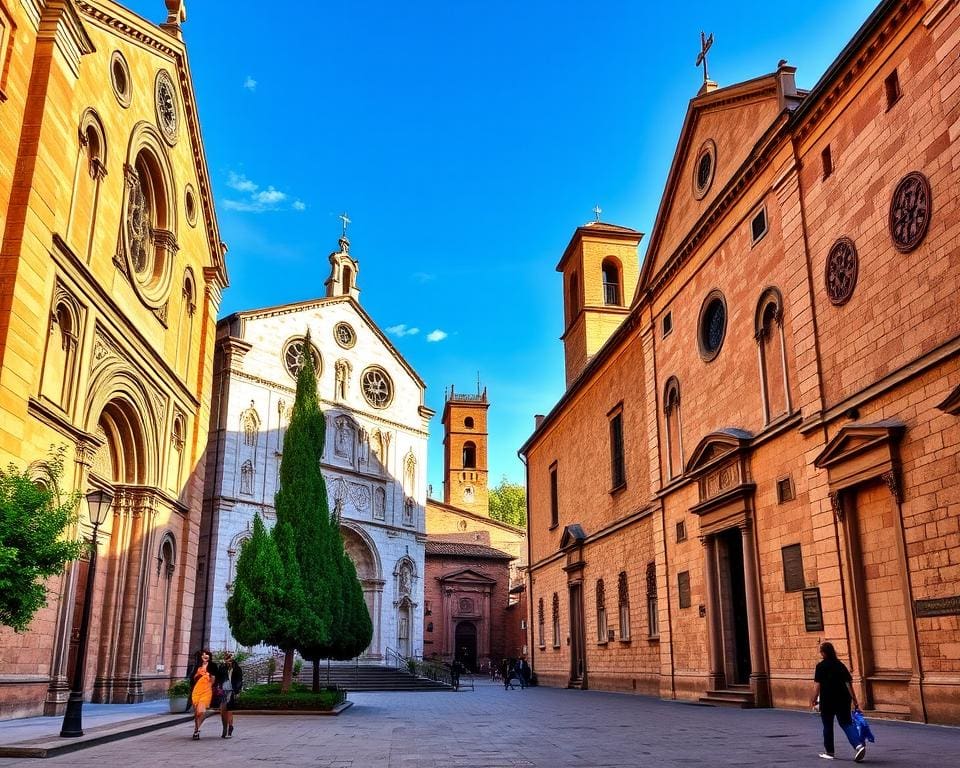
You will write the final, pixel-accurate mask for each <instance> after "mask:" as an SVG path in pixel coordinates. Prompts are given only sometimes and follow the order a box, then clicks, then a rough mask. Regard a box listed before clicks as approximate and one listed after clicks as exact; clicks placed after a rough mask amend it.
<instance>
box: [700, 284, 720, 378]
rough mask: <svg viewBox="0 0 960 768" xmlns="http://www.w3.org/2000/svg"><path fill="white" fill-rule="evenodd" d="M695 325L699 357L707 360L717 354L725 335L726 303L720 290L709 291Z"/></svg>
mask: <svg viewBox="0 0 960 768" xmlns="http://www.w3.org/2000/svg"><path fill="white" fill-rule="evenodd" d="M697 327H698V331H697V342H698V346H699V347H700V357H702V358H703V359H704V360H705V361H707V362H709V361H711V360H713V359H714V358H715V357H716V356H717V355H718V354H719V352H720V347H722V346H723V339H724V337H725V336H726V335H727V303H726V301H724V299H723V294H722V293H720V291H711V292H710V293H709V295H708V296H707V298H706V300H705V301H704V302H703V306H702V307H701V308H700V322H699V324H698V326H697Z"/></svg>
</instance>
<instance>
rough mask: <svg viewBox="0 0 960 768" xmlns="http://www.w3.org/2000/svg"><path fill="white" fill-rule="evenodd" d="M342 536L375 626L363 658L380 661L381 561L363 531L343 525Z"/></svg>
mask: <svg viewBox="0 0 960 768" xmlns="http://www.w3.org/2000/svg"><path fill="white" fill-rule="evenodd" d="M340 534H341V535H342V536H343V548H344V549H345V550H346V552H347V555H348V556H349V558H350V559H351V560H352V561H353V566H354V568H356V570H357V578H358V579H359V580H360V586H361V587H363V599H364V602H365V603H366V604H367V610H368V611H369V612H370V622H371V623H372V624H373V636H372V638H371V640H370V645H369V646H367V649H366V650H365V651H364V652H363V654H362V657H363V658H367V659H379V658H381V657H382V653H381V650H380V604H381V596H382V593H383V580H382V579H381V577H380V560H379V558H378V557H377V552H376V549H375V548H374V545H373V543H372V542H370V541H368V540H367V538H366V537H365V536H364V535H363V533H362V532H361V531H358V530H357V529H355V528H351V527H349V526H346V525H341V526H340Z"/></svg>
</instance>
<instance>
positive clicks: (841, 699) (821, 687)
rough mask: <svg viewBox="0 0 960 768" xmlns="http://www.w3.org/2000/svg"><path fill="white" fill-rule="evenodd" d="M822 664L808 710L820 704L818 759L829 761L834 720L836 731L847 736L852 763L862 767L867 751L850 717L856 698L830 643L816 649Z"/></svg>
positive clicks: (855, 707)
mask: <svg viewBox="0 0 960 768" xmlns="http://www.w3.org/2000/svg"><path fill="white" fill-rule="evenodd" d="M820 656H821V657H822V659H823V660H822V661H821V662H820V663H819V664H817V669H816V671H815V672H814V675H813V679H814V682H816V684H817V687H816V690H815V691H814V693H813V699H812V700H811V702H810V703H811V706H813V707H814V708H816V706H817V700H818V699H819V702H820V720H821V721H822V722H823V750H824V751H823V752H821V753H820V757H822V758H824V759H825V760H833V759H834V755H833V749H834V745H833V718H834V717H836V718H837V722H838V723H840V727H841V728H842V729H843V732H844V733H845V734H846V736H847V741H849V742H850V746H852V747H853V748H854V757H853V759H854V760H855V761H856V762H858V763H862V762H863V760H864V758H865V757H866V755H867V747H866V745H865V744H864V743H863V742H862V741H861V739H860V730H859V729H858V728H857V727H856V726H855V725H854V724H853V719H852V718H851V717H850V714H851V712H852V711H853V710H856V709H860V705H859V704H858V703H857V695H856V694H855V693H854V692H853V678H852V677H850V670H848V669H847V668H846V666H845V665H844V663H843V662H842V661H840V659H838V658H837V652H836V650H835V649H834V647H833V644H832V643H823V644H822V645H821V646H820Z"/></svg>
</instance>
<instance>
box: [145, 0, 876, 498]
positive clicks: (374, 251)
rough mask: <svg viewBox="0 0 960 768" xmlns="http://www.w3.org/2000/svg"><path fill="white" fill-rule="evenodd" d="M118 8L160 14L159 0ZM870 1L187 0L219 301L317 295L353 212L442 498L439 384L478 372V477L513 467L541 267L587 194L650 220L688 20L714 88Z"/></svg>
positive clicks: (812, 43)
mask: <svg viewBox="0 0 960 768" xmlns="http://www.w3.org/2000/svg"><path fill="white" fill-rule="evenodd" d="M127 1H128V2H131V0H127ZM131 4H132V7H133V8H134V10H135V11H137V12H138V13H141V14H142V15H144V16H145V17H146V18H148V19H151V20H152V21H162V20H163V19H164V18H165V11H164V5H163V3H162V2H160V0H133V1H132V2H131ZM874 6H875V3H874V2H870V1H868V0H846V1H845V2H842V3H837V2H826V1H825V0H809V2H805V3H799V4H793V3H769V2H747V0H733V1H732V2H724V3H717V2H713V3H706V2H687V3H676V4H666V5H664V4H652V3H649V4H648V3H641V2H627V1H626V0H621V1H620V2H602V1H601V0H593V2H564V1H563V0H553V1H552V2H550V1H548V0H530V1H529V2H524V1H523V0H486V1H485V2H480V1H479V0H477V1H471V2H466V1H459V0H445V1H443V2H439V1H438V2H434V1H430V2H426V1H425V2H420V3H398V2H395V1H394V2H386V1H383V2H339V3H328V2H310V3H307V2H285V3H273V4H264V3H262V2H253V0H232V1H231V2H230V3H221V2H197V1H195V2H192V3H188V5H187V10H188V20H187V22H186V24H185V25H184V37H185V39H186V40H187V43H188V46H189V51H190V60H191V67H192V71H193V76H194V83H195V87H196V91H197V98H198V102H199V109H200V118H201V123H202V126H203V132H204V140H205V143H206V151H207V161H208V165H209V168H210V173H211V177H212V181H213V186H214V194H215V196H216V199H217V210H218V216H219V221H220V228H221V233H222V236H223V239H224V240H225V241H226V243H227V245H228V246H229V248H230V250H229V253H228V254H227V265H228V269H229V272H230V280H231V286H230V288H229V289H228V291H227V292H226V294H225V297H224V301H223V305H222V314H224V315H225V314H228V313H230V312H234V311H237V310H242V309H251V308H256V307H262V306H270V305H274V304H282V303H287V302H292V301H299V300H302V299H308V298H312V297H314V296H319V295H322V293H323V281H324V280H325V279H326V277H327V272H328V263H327V255H328V254H329V253H330V252H331V251H332V250H335V247H336V240H337V237H338V235H339V232H340V222H339V220H338V219H337V216H338V214H340V213H341V212H343V211H346V212H348V214H349V216H350V218H351V219H352V221H353V223H352V224H351V226H350V230H349V234H350V239H351V243H352V247H351V251H352V253H353V254H354V255H355V256H356V257H357V258H358V259H359V260H360V278H359V285H360V288H361V290H362V293H361V303H362V304H363V306H364V308H365V309H366V310H367V311H368V312H369V313H370V314H371V316H372V317H373V318H374V320H375V321H376V322H377V323H378V324H379V325H380V326H381V328H383V329H389V328H394V329H395V330H394V331H393V333H392V338H393V341H394V343H395V344H396V346H397V347H398V348H399V350H400V351H401V353H402V354H403V355H404V356H405V357H406V358H407V359H408V360H409V361H410V363H411V364H412V365H413V366H414V368H415V369H416V370H417V371H418V372H419V374H420V375H421V376H422V377H423V379H424V380H425V381H426V382H427V386H428V389H427V405H429V406H430V407H432V408H434V409H436V411H437V416H436V417H435V419H434V421H433V424H432V428H431V432H432V435H431V439H430V468H429V481H430V482H431V483H432V484H433V486H434V489H435V494H437V495H439V494H440V493H441V489H442V475H443V471H442V470H443V467H442V464H443V455H442V427H441V425H440V414H441V411H442V408H443V398H444V388H445V387H448V386H449V385H451V384H453V385H455V386H456V388H457V389H458V390H460V391H471V390H472V388H475V387H476V381H477V374H478V372H479V375H480V378H481V380H482V382H483V384H484V385H485V386H487V388H488V390H489V394H490V399H491V407H490V475H491V483H495V482H496V481H497V480H498V479H499V477H500V476H501V475H507V476H508V478H510V479H511V480H514V481H517V482H522V481H523V466H522V464H521V463H520V461H519V459H518V458H517V456H516V451H517V449H518V448H519V446H520V445H521V444H522V443H523V442H524V441H525V440H526V438H527V437H528V436H529V435H530V432H531V431H532V427H533V415H534V414H535V413H546V412H548V411H549V410H550V408H551V407H552V405H553V404H554V403H555V402H556V401H557V399H558V398H559V397H560V395H561V394H562V392H563V349H562V345H561V342H560V341H559V336H560V334H561V333H562V330H563V329H562V320H563V315H562V297H561V291H560V279H559V275H558V274H557V273H556V272H555V271H554V267H555V266H556V263H557V261H558V259H559V257H560V255H561V253H562V251H563V248H564V246H565V245H566V243H567V242H568V240H569V238H570V236H571V234H572V232H573V230H574V229H575V228H576V227H577V226H579V225H581V224H583V223H585V222H587V221H589V220H590V219H591V218H592V216H593V215H592V213H591V209H592V208H593V207H594V206H595V205H597V204H599V205H600V206H601V208H602V209H603V215H602V218H603V220H604V221H609V222H613V223H617V224H623V225H626V226H631V227H635V228H637V229H639V230H641V231H643V232H649V231H650V229H651V227H652V225H653V219H654V216H655V215H656V211H657V206H658V202H659V196H660V194H661V192H662V189H663V184H664V180H665V178H666V174H667V171H668V169H669V165H670V161H671V159H672V156H673V150H674V146H675V143H676V140H677V137H678V134H679V131H680V126H681V123H682V121H683V116H684V113H685V110H686V106H687V102H688V100H689V99H690V98H691V97H693V96H694V95H695V93H696V91H697V89H698V88H699V86H700V83H701V73H700V70H698V69H697V68H696V67H695V66H694V60H695V58H696V55H697V52H698V50H699V45H700V31H701V29H703V30H706V31H707V32H712V33H713V34H714V36H715V40H716V42H715V43H714V46H713V48H712V50H711V52H710V56H709V66H710V76H711V78H712V79H714V80H716V81H717V82H718V83H719V84H720V85H721V86H724V85H730V84H732V83H735V82H738V81H740V80H745V79H749V78H752V77H756V76H758V75H761V74H765V73H767V72H771V71H773V70H774V69H776V65H777V61H778V60H779V59H781V58H785V59H787V60H788V61H789V62H790V63H791V64H793V65H794V66H796V67H798V72H797V82H798V85H799V86H800V87H804V88H809V87H811V86H812V85H813V84H814V83H815V82H816V80H817V79H818V78H819V77H820V75H821V74H822V73H823V71H824V70H825V69H826V67H827V66H828V65H829V64H830V62H831V61H832V60H833V59H834V58H835V57H836V55H837V54H838V53H839V52H840V50H841V49H842V47H843V46H844V45H845V44H846V43H847V41H848V40H849V39H850V37H851V36H852V35H853V33H854V32H855V31H856V29H857V28H858V27H859V26H860V24H861V23H862V22H863V21H864V19H866V17H867V16H868V15H869V13H870V12H871V11H872V9H873V8H874ZM645 245H646V243H645V242H644V243H642V244H641V247H640V256H641V257H642V255H643V252H644V249H645ZM400 326H403V327H404V328H405V330H406V331H409V330H410V329H413V328H416V329H418V332H417V333H409V332H408V333H405V334H403V335H401V332H398V330H397V327H400ZM431 334H432V336H431ZM431 338H432V339H434V340H431Z"/></svg>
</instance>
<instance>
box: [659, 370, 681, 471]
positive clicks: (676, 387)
mask: <svg viewBox="0 0 960 768" xmlns="http://www.w3.org/2000/svg"><path fill="white" fill-rule="evenodd" d="M663 415H664V420H665V422H666V430H665V432H666V438H667V440H666V450H667V456H666V458H667V462H666V463H667V480H673V479H674V478H677V477H680V475H682V474H683V420H682V418H681V416H680V381H679V380H678V379H677V377H676V376H671V377H670V378H669V379H667V386H666V387H665V389H664V393H663Z"/></svg>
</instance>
